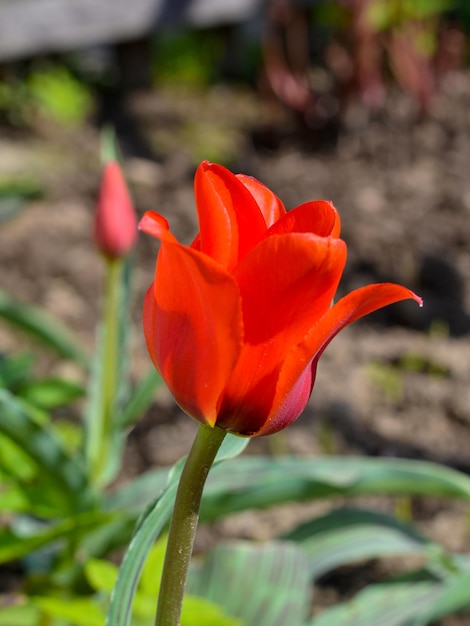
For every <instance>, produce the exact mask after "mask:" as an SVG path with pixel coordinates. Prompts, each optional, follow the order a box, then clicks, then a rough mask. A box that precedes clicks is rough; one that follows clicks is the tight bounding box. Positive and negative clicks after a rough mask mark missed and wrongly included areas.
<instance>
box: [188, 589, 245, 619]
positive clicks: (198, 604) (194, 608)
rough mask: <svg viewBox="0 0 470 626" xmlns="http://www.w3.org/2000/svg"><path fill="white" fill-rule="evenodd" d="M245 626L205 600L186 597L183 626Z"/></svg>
mask: <svg viewBox="0 0 470 626" xmlns="http://www.w3.org/2000/svg"><path fill="white" fill-rule="evenodd" d="M202 624H204V626H244V625H243V623H242V622H241V621H240V620H239V619H236V618H235V617H231V616H228V615H226V614H225V613H224V611H223V610H222V609H221V608H220V607H219V606H218V605H217V604H214V603H213V602H209V601H208V600H206V599H205V598H198V597H197V596H190V595H186V596H185V597H184V599H183V609H182V612H181V626H201V625H202Z"/></svg>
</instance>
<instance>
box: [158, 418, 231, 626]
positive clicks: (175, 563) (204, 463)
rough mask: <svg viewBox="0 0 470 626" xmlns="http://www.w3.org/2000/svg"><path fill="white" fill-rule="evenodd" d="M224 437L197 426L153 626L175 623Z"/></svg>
mask: <svg viewBox="0 0 470 626" xmlns="http://www.w3.org/2000/svg"><path fill="white" fill-rule="evenodd" d="M224 437H225V431H224V430H221V429H220V428H217V427H214V428H211V427H208V426H202V425H201V426H199V430H198V432H197V435H196V439H195V440H194V443H193V445H192V448H191V451H190V453H189V455H188V458H187V459H186V463H185V466H184V468H183V472H182V474H181V478H180V482H179V485H178V491H177V493H176V500H175V506H174V509H173V516H172V518H171V524H170V530H169V534H168V544H167V549H166V555H165V563H164V565H163V574H162V580H161V584H160V592H159V596H158V606H157V616H156V620H155V626H179V623H180V616H181V609H182V605H183V596H184V590H185V586H186V578H187V574H188V569H189V563H190V560H191V554H192V551H193V544H194V537H195V535H196V529H197V523H198V519H199V508H200V505H201V498H202V491H203V489H204V484H205V482H206V478H207V475H208V473H209V470H210V468H211V466H212V463H213V462H214V459H215V457H216V454H217V451H218V450H219V448H220V446H221V444H222V441H223V440H224Z"/></svg>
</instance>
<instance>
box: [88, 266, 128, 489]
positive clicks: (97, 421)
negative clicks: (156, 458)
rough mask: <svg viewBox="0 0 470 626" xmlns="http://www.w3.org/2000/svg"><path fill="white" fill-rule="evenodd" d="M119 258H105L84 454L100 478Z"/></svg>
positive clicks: (110, 397) (113, 360)
mask: <svg viewBox="0 0 470 626" xmlns="http://www.w3.org/2000/svg"><path fill="white" fill-rule="evenodd" d="M123 270H124V263H123V261H122V259H107V260H106V287H105V297H104V310H103V319H102V333H103V336H102V342H103V345H102V346H101V354H100V365H99V370H98V376H99V377H100V378H99V383H98V384H99V392H98V396H97V399H96V400H95V403H96V404H95V406H94V411H93V413H92V414H91V415H90V419H89V423H88V437H87V456H88V463H89V468H90V474H91V476H92V478H93V480H94V481H96V482H98V483H99V482H101V481H102V479H103V472H104V471H105V469H106V464H107V462H108V459H109V453H110V451H109V446H110V441H111V431H112V428H113V410H114V407H115V402H116V394H117V392H118V372H119V310H120V305H119V301H120V298H121V288H122V273H123Z"/></svg>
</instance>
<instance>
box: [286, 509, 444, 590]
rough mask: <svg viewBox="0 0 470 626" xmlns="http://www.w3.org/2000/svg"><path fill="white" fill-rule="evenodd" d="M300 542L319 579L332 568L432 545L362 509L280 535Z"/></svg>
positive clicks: (425, 549) (387, 518)
mask: <svg viewBox="0 0 470 626" xmlns="http://www.w3.org/2000/svg"><path fill="white" fill-rule="evenodd" d="M283 539H285V540H291V541H295V542H298V543H300V545H301V546H302V549H303V551H304V553H305V555H306V556H307V557H308V559H309V562H310V573H311V575H312V576H313V578H314V579H317V578H319V577H320V576H322V575H323V574H325V573H326V572H329V571H331V570H332V569H334V568H335V567H339V566H342V565H346V564H349V563H353V562H355V561H362V560H366V559H373V558H378V557H384V556H397V555H400V554H405V555H407V554H420V555H422V556H426V554H427V552H428V550H429V547H430V546H431V545H433V544H432V543H431V542H430V541H428V540H427V539H425V538H424V537H422V536H421V535H420V534H419V533H418V532H417V531H416V530H415V529H414V528H413V527H412V526H409V525H407V524H403V523H401V522H398V521H397V520H396V519H394V518H392V517H390V516H389V515H385V514H383V513H377V512H374V511H366V510H362V509H348V508H344V509H339V510H336V511H332V512H331V513H328V514H327V515H323V516H322V517H318V518H316V519H314V520H311V521H309V522H306V523H304V524H301V525H300V526H298V527H297V528H295V529H294V530H292V531H291V532H289V533H287V534H285V535H284V536H283Z"/></svg>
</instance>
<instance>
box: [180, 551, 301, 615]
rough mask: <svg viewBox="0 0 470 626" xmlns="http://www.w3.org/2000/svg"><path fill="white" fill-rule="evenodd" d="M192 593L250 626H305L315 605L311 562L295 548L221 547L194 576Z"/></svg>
mask: <svg viewBox="0 0 470 626" xmlns="http://www.w3.org/2000/svg"><path fill="white" fill-rule="evenodd" d="M188 588H189V591H190V593H196V594H197V595H201V596H202V597H204V598H207V599H209V600H211V601H212V602H216V603H217V604H218V605H220V606H221V607H223V609H224V610H225V611H226V612H227V613H228V614H229V615H233V616H234V617H238V618H241V619H242V621H243V624H244V626H286V625H287V624H288V625H289V626H301V625H302V624H303V623H304V621H305V618H306V616H307V615H308V612H309V608H310V601H311V599H310V594H311V587H310V574H309V568H308V563H307V560H306V558H305V556H304V554H303V552H302V551H301V550H300V549H299V548H298V547H297V546H295V545H294V544H293V543H290V542H279V541H278V542H270V543H266V544H255V543H249V542H246V541H241V542H233V543H230V544H223V545H218V546H216V547H215V548H214V549H213V550H212V551H211V552H210V553H209V554H208V556H207V557H206V559H205V561H204V564H203V566H202V567H200V568H198V569H197V570H195V571H193V572H192V576H191V577H190V581H189V585H188ZM227 590H230V593H228V592H227Z"/></svg>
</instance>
